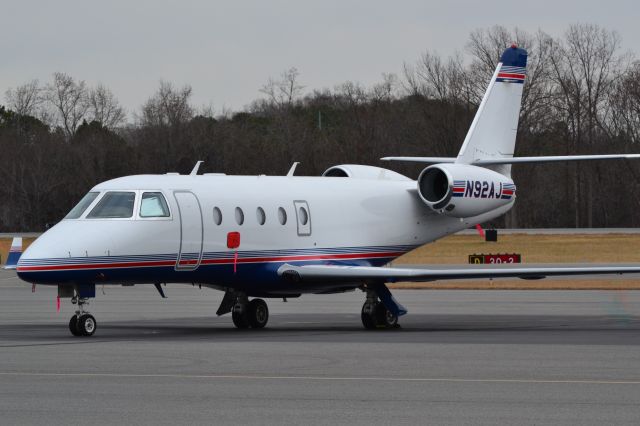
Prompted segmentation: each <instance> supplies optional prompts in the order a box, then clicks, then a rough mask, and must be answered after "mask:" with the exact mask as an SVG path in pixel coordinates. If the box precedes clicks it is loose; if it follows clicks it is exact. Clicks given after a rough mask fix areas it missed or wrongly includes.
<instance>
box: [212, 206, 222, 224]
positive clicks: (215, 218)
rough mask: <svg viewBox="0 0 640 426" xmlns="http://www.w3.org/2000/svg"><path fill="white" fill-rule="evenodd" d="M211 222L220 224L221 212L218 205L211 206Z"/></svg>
mask: <svg viewBox="0 0 640 426" xmlns="http://www.w3.org/2000/svg"><path fill="white" fill-rule="evenodd" d="M213 223H215V224H216V225H220V224H221V223H222V212H221V211H220V209H219V208H218V207H214V208H213Z"/></svg>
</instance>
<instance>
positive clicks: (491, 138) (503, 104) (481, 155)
mask: <svg viewBox="0 0 640 426" xmlns="http://www.w3.org/2000/svg"><path fill="white" fill-rule="evenodd" d="M526 67H527V51H526V50H524V49H520V48H518V47H517V46H515V45H513V46H511V47H510V48H508V49H507V50H505V51H504V53H503V54H502V57H501V58H500V62H499V63H498V66H497V67H496V70H495V72H494V73H493V77H492V78H491V82H490V83H489V87H488V88H487V91H486V92H485V94H484V97H483V98H482V102H481V103H480V107H479V108H478V112H477V113H476V116H475V118H474V119H473V122H472V123H471V127H470V128H469V132H468V133H467V136H466V137H465V139H464V143H463V144H462V148H461V149H460V152H459V153H458V157H457V159H456V163H461V164H471V163H473V162H474V161H476V160H488V159H498V158H511V157H513V151H514V148H515V144H516V132H517V130H518V118H519V116H520V104H521V102H522V88H523V84H524V80H525V76H526ZM491 168H492V169H494V170H495V171H497V172H499V173H502V174H504V175H506V176H510V174H511V165H496V166H491Z"/></svg>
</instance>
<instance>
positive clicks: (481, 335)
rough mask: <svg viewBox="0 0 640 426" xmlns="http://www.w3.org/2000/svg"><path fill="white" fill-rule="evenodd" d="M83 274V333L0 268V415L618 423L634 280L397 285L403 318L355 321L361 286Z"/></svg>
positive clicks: (637, 408)
mask: <svg viewBox="0 0 640 426" xmlns="http://www.w3.org/2000/svg"><path fill="white" fill-rule="evenodd" d="M165 292H166V294H167V296H168V299H161V298H160V297H159V295H158V294H157V292H156V290H155V289H154V288H153V287H152V286H146V287H145V286H136V287H132V288H123V287H117V288H110V287H107V288H105V289H104V294H103V293H102V291H101V289H100V288H98V292H97V293H98V297H97V298H96V299H95V301H93V302H92V304H91V305H90V307H89V309H90V311H91V312H92V313H93V314H94V315H95V317H96V319H97V321H98V329H97V331H96V334H95V335H94V336H93V337H91V338H74V337H72V336H71V335H70V333H69V331H68V328H67V323H68V320H69V318H70V316H71V315H72V312H73V309H72V306H71V304H70V303H68V301H66V300H65V301H63V303H62V307H61V311H60V312H56V300H55V295H56V292H55V289H54V288H48V287H44V286H38V287H37V288H36V291H35V293H32V289H31V286H30V285H28V284H25V283H21V282H20V281H19V280H18V279H17V278H16V277H15V274H14V273H12V272H7V271H1V272H0V419H1V422H2V424H46V425H56V424H70V425H72V424H98V425H102V424H114V423H124V424H344V423H350V424H391V423H393V424H446V425H465V424H469V425H471V424H473V425H477V424H492V425H493V424H549V423H551V424H575V425H589V424H593V425H596V424H597V425H600V424H629V425H631V424H633V425H636V424H638V422H639V419H640V292H638V291H615V292H614V291H495V290H489V291H455V290H454V291H427V290H414V291H411V290H398V291H395V292H394V294H395V296H396V298H397V299H398V300H399V301H400V302H402V303H403V304H405V305H406V306H407V308H408V309H409V314H408V315H406V316H405V317H403V318H402V319H401V321H400V322H401V328H398V329H394V330H373V331H369V330H363V329H362V326H361V324H360V314H359V312H360V308H361V305H362V302H363V300H364V296H363V294H362V293H361V292H352V293H345V294H337V295H307V296H303V297H301V298H300V299H289V300H288V302H287V303H284V302H282V301H281V300H268V303H269V307H270V311H271V312H270V313H271V317H270V320H269V324H268V326H267V328H266V329H264V330H236V329H234V328H233V325H232V324H231V319H230V318H229V316H223V317H216V316H215V311H216V309H217V306H218V304H219V302H220V300H221V298H222V293H220V292H217V291H214V290H209V289H198V288H197V287H192V286H186V285H184V286H180V285H174V286H168V287H167V288H166V289H165Z"/></svg>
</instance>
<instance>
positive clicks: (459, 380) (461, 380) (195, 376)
mask: <svg viewBox="0 0 640 426" xmlns="http://www.w3.org/2000/svg"><path fill="white" fill-rule="evenodd" d="M0 376H5V377H8V376H14V377H21V376H22V377H38V376H39V377H93V378H96V377H106V378H109V377H116V378H135V379H144V378H151V379H156V378H158V379H217V380H220V379H232V380H291V381H297V380H300V381H302V380H311V381H353V382H357V381H379V382H439V383H516V384H518V383H521V384H583V385H640V380H589V379H567V380H560V379H558V380H556V379H465V378H451V377H450V378H447V377H442V378H438V377H332V376H258V375H255V376H254V375H241V374H239V375H234V374H126V373H37V372H36V373H33V372H10V371H5V372H0Z"/></svg>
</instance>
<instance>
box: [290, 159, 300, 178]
mask: <svg viewBox="0 0 640 426" xmlns="http://www.w3.org/2000/svg"><path fill="white" fill-rule="evenodd" d="M298 164H300V162H299V161H296V162H295V163H293V164H292V165H291V168H290V169H289V172H288V173H287V177H291V176H293V174H294V173H295V172H296V167H298Z"/></svg>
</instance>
